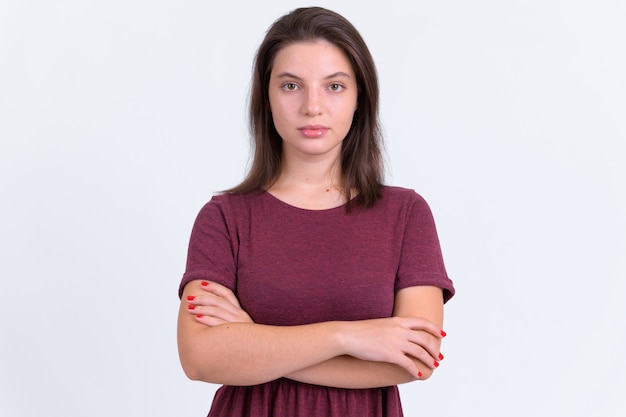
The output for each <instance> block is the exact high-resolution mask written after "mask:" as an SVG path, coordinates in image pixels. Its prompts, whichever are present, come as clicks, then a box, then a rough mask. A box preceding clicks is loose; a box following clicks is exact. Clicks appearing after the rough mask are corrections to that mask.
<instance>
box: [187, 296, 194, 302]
mask: <svg viewBox="0 0 626 417" xmlns="http://www.w3.org/2000/svg"><path fill="white" fill-rule="evenodd" d="M195 298H196V297H195V296H194V295H188V296H187V301H193V300H194V299H195Z"/></svg>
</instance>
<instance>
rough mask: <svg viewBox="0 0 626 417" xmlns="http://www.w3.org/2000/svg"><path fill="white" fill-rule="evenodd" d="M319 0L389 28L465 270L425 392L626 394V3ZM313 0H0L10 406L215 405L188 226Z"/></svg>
mask: <svg viewBox="0 0 626 417" xmlns="http://www.w3.org/2000/svg"><path fill="white" fill-rule="evenodd" d="M316 4H317V5H321V6H326V7H329V8H331V9H334V10H336V11H338V12H340V13H342V14H343V15H344V16H346V17H347V18H348V19H349V20H351V21H352V22H353V23H354V24H355V26H356V27H357V28H358V29H359V30H360V31H361V33H362V35H363V36H364V38H365V39H366V41H367V42H368V44H369V46H370V49H371V51H372V53H373V55H374V58H375V60H376V63H377V66H378V69H379V75H380V80H381V90H382V102H381V105H382V108H381V118H382V122H383V126H384V131H385V136H386V141H387V159H388V162H389V169H388V182H389V183H392V184H396V185H401V186H405V187H409V188H414V189H416V190H417V191H418V192H419V193H420V194H422V195H423V196H424V197H425V198H426V199H427V201H428V202H429V203H430V205H431V207H432V209H433V212H434V215H435V220H436V222H437V225H438V229H439V234H440V240H441V243H442V247H443V251H444V257H445V260H446V265H447V268H448V272H449V274H450V276H451V277H452V278H453V279H454V281H455V284H456V287H457V292H458V293H457V296H456V297H455V298H454V299H453V300H452V301H451V302H450V303H449V304H448V305H447V307H446V308H447V310H446V325H445V329H446V330H447V331H448V334H449V337H448V338H447V340H446V341H445V344H444V346H443V352H444V354H445V355H446V359H445V360H444V361H443V363H442V366H441V367H440V369H439V370H438V371H437V372H436V374H435V375H434V376H433V377H432V378H431V379H430V380H429V381H427V382H417V383H413V384H409V385H404V386H402V387H401V390H402V395H403V398H404V407H405V415H407V416H418V415H420V416H459V415H472V416H478V415H480V416H501V415H507V416H512V417H527V416H533V417H540V416H545V417H554V416H568V417H573V416H581V417H582V416H622V415H624V413H625V412H626V399H625V397H624V392H625V389H626V359H625V358H624V352H626V320H625V318H626V311H625V308H624V301H625V298H626V284H625V282H626V262H625V258H626V256H625V255H626V215H625V213H626V192H625V188H626V187H625V186H624V182H625V181H624V180H625V178H626V169H625V168H624V162H623V159H624V157H625V156H626V154H625V152H624V142H625V139H626V48H625V47H624V39H626V26H625V25H624V21H626V6H625V4H624V2H622V1H617V0H616V1H609V0H598V1H591V0H588V1H576V0H574V1H567V2H566V1H557V0H541V1H539V0H526V1H522V0H519V1H506V2H504V1H496V0H492V1H487V0H478V1H472V2H467V1H461V0H454V1H440V2H432V1H405V2H401V1H393V0H387V1H384V2H368V1H362V2H348V1H339V0H336V1H322V0H320V1H318V2H317V3H316ZM308 5H311V3H300V2H296V1H269V2H259V1H241V2H235V1H233V2H211V1H207V0H205V1H200V0H196V1H186V0H181V1H171V0H170V1H164V0H153V1H147V0H146V1H142V0H124V1H121V0H109V1H106V2H105V1H78V0H65V1H54V2H49V1H35V0H23V1H10V0H3V1H1V2H0V199H1V203H0V279H1V282H2V287H1V289H0V335H1V337H2V339H1V342H0V415H2V416H6V417H27V416H28V417H30V416H39V415H51V416H77V417H78V416H80V417H82V416H90V417H99V416H102V417H104V416H107V417H108V416H163V417H166V416H177V417H180V416H189V417H193V416H204V415H206V413H207V412H208V409H209V406H210V403H211V399H212V394H213V392H214V390H215V389H216V386H214V385H209V384H204V383H200V382H192V381H189V380H187V379H186V378H185V376H184V374H183V372H182V370H181V368H180V365H179V362H178V356H177V351H176V340H175V331H176V314H177V308H178V298H177V286H178V283H179V280H180V277H181V274H182V273H183V269H184V265H185V255H186V250H187V240H188V237H189V232H190V230H191V226H192V222H193V220H194V218H195V215H196V213H197V211H198V210H199V209H200V207H201V205H202V204H204V202H206V201H207V200H208V199H209V198H210V197H211V195H212V194H213V193H215V192H216V191H218V190H221V189H224V188H227V187H230V186H232V185H234V184H236V183H237V182H238V181H239V180H240V179H241V178H242V176H243V174H244V172H245V168H246V164H247V161H248V134H247V127H246V102H247V93H248V87H249V76H250V69H251V63H252V58H253V54H254V51H255V49H256V47H257V46H258V44H259V42H260V41H261V39H262V37H263V35H264V32H265V30H266V29H267V27H268V26H269V25H270V24H271V23H272V22H273V21H274V19H276V18H278V17H279V16H280V15H282V14H284V13H286V12H287V11H289V10H291V9H293V8H295V7H297V6H308Z"/></svg>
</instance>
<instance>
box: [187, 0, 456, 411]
mask: <svg viewBox="0 0 626 417" xmlns="http://www.w3.org/2000/svg"><path fill="white" fill-rule="evenodd" d="M253 77H254V78H253V85H252V96H251V109H250V123H251V128H252V133H253V135H254V139H255V146H254V159H253V163H252V166H251V169H250V171H249V173H248V175H247V177H246V178H245V180H244V181H243V182H242V183H241V184H240V185H239V186H237V187H235V188H234V189H231V190H229V191H227V192H225V193H223V194H220V195H217V196H214V197H213V198H212V199H211V201H210V202H209V203H207V204H206V205H205V206H204V207H203V208H202V210H201V211H200V213H199V214H198V217H197V219H196V222H195V224H194V227H193V230H192V233H191V239H190V244H189V253H188V260H187V268H186V271H185V274H184V276H183V279H182V282H181V284H180V291H179V296H180V297H181V301H182V302H181V307H180V312H179V322H178V346H179V353H180V360H181V363H182V366H183V369H184V371H185V373H186V374H187V376H188V377H189V378H191V379H194V380H201V381H206V382H211V383H218V384H223V386H222V387H221V388H220V389H219V390H218V391H217V393H216V396H215V398H214V401H213V406H212V407H211V411H210V413H209V416H229V417H234V416H255V417H264V416H278V417H281V416H285V417H296V416H309V417H310V416H323V417H329V416H342V417H350V416H355V417H357V416H358V417H366V416H372V417H373V416H401V415H402V409H401V404H400V399H399V395H398V389H397V384H401V383H405V382H409V381H413V380H423V379H427V378H428V377H429V376H430V375H431V374H432V372H433V371H434V370H435V369H436V368H437V366H439V361H441V360H442V359H443V355H442V354H441V351H440V345H441V339H442V338H443V337H444V336H445V332H444V331H443V330H442V328H441V326H442V323H443V304H444V302H446V301H447V300H448V299H450V298H451V297H452V295H453V294H454V288H453V285H452V282H451V281H450V279H449V278H448V277H447V275H446V271H445V268H444V264H443V260H442V256H441V251H440V247H439V242H438V238H437V232H436V230H435V225H434V222H433V218H432V215H431V212H430V210H429V208H428V206H427V204H426V203H425V201H424V200H423V199H422V198H421V197H420V196H419V195H418V194H416V193H415V192H414V191H412V190H409V189H404V188H399V187H391V186H384V185H382V169H383V167H382V158H381V151H380V133H379V125H378V82H377V76H376V69H375V66H374V63H373V60H372V57H371V55H370V53H369V51H368V49H367V46H366V45H365V43H364V42H363V40H362V38H361V36H360V35H359V33H358V32H357V31H356V29H355V28H354V27H353V26H352V25H351V24H350V23H349V22H348V21H347V20H346V19H344V18H343V17H342V16H340V15H338V14H336V13H334V12H331V11H329V10H326V9H322V8H304V9H297V10H294V11H293V12H291V13H289V14H287V15H285V16H283V17H282V18H280V19H279V20H277V21H276V22H275V23H274V24H273V25H272V26H271V27H270V29H269V30H268V32H267V34H266V37H265V39H264V41H263V42H262V44H261V46H260V47H259V50H258V52H257V56H256V61H255V68H254V76H253Z"/></svg>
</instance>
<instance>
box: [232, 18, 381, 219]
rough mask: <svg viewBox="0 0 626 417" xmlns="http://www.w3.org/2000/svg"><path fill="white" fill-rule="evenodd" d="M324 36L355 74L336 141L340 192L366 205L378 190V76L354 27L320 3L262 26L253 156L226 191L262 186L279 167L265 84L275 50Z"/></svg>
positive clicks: (252, 106)
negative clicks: (354, 91)
mask: <svg viewBox="0 0 626 417" xmlns="http://www.w3.org/2000/svg"><path fill="white" fill-rule="evenodd" d="M316 40H325V41H328V42H330V43H332V44H334V45H336V46H337V47H339V48H340V49H341V50H342V51H343V52H344V53H345V54H346V56H347V57H348V58H349V60H350V62H351V64H352V67H353V70H354V73H355V75H356V81H357V88H358V99H357V110H356V112H355V115H354V118H353V120H352V126H351V127H350V130H349V132H348V134H347V135H346V137H345V139H344V140H343V142H342V146H341V156H340V158H341V171H342V172H341V174H342V179H343V193H344V195H345V197H346V201H347V202H348V204H347V208H348V209H349V208H350V201H351V198H352V195H353V194H354V193H355V192H356V195H357V197H356V201H357V202H358V203H359V205H361V206H363V207H371V206H372V205H373V204H374V203H375V202H376V200H378V198H380V195H381V188H382V181H383V158H382V153H381V147H382V135H381V132H380V124H379V119H378V98H379V92H378V76H377V72H376V66H375V65H374V60H373V59H372V55H371V54H370V52H369V49H368V48H367V45H366V44H365V41H364V40H363V38H362V37H361V35H360V34H359V32H358V31H357V30H356V28H355V27H354V26H353V25H352V24H351V23H350V22H349V21H348V20H346V19H345V18H344V17H343V16H341V15H339V14H337V13H335V12H333V11H330V10H327V9H324V8H321V7H309V8H299V9H296V10H293V11H292V12H290V13H288V14H286V15H285V16H283V17H281V18H279V19H278V20H277V21H276V22H274V24H273V25H272V26H271V27H270V28H269V30H268V31H267V33H266V35H265V38H264V39H263V42H262V43H261V45H260V46H259V49H258V51H257V54H256V57H255V61H254V70H253V76H252V88H251V95H250V113H249V123H250V133H251V135H252V138H253V141H254V142H253V150H254V156H253V159H252V165H251V167H250V170H249V172H248V174H247V176H246V178H245V179H244V180H243V182H242V183H241V184H239V185H238V186H236V187H234V188H231V189H230V190H227V191H226V192H230V193H244V192H249V191H253V190H259V189H267V188H269V187H270V186H271V185H272V184H273V183H274V182H275V181H276V179H277V178H278V175H279V174H280V168H281V151H282V139H281V137H280V136H279V134H278V132H277V131H276V128H275V127H274V122H273V120H272V114H271V111H270V106H269V95H268V86H269V79H270V73H271V71H272V66H273V63H274V59H275V57H276V54H277V53H278V52H279V51H280V50H281V49H282V48H284V47H285V46H287V45H289V44H292V43H295V42H312V41H316Z"/></svg>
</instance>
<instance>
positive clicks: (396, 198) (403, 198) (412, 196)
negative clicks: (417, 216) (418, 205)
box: [381, 185, 425, 204]
mask: <svg viewBox="0 0 626 417" xmlns="http://www.w3.org/2000/svg"><path fill="white" fill-rule="evenodd" d="M381 197H382V199H384V200H388V201H389V202H396V203H405V204H414V203H415V202H424V203H425V200H424V198H423V197H422V196H421V195H420V194H418V193H417V191H415V190H414V189H412V188H405V187H398V186H393V185H385V186H383V188H382V193H381Z"/></svg>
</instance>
